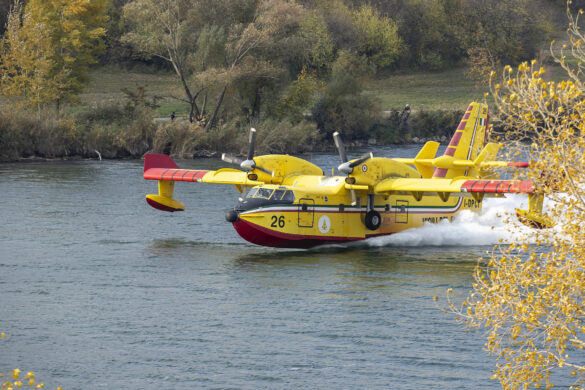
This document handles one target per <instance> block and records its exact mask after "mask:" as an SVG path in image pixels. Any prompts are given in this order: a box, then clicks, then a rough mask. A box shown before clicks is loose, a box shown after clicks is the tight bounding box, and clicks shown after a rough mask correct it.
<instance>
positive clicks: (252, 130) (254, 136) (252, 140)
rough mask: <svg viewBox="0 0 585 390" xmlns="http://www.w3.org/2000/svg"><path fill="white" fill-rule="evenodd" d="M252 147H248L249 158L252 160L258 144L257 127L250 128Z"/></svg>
mask: <svg viewBox="0 0 585 390" xmlns="http://www.w3.org/2000/svg"><path fill="white" fill-rule="evenodd" d="M249 142H250V147H249V149H248V160H252V159H253V158H254V145H255V144H256V129H255V128H253V127H252V128H251V129H250V141H249Z"/></svg>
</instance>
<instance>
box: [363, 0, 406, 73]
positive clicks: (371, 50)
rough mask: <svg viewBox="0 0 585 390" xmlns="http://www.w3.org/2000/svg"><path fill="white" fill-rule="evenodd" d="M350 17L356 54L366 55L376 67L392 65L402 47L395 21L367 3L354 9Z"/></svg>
mask: <svg viewBox="0 0 585 390" xmlns="http://www.w3.org/2000/svg"><path fill="white" fill-rule="evenodd" d="M352 19H353V26H354V29H355V32H356V36H355V45H356V52H357V53H358V55H364V56H366V57H367V58H368V59H369V60H370V61H371V62H372V64H374V65H375V66H376V67H378V68H384V67H388V66H390V65H393V64H394V63H395V62H396V61H397V60H398V57H399V54H400V50H401V47H402V39H400V37H399V36H398V27H397V25H396V23H394V21H393V20H392V19H390V18H388V17H384V16H381V15H380V13H379V12H378V11H377V10H376V9H374V8H372V7H370V6H368V5H363V6H361V7H360V8H359V9H357V10H355V11H354V12H353V13H352Z"/></svg>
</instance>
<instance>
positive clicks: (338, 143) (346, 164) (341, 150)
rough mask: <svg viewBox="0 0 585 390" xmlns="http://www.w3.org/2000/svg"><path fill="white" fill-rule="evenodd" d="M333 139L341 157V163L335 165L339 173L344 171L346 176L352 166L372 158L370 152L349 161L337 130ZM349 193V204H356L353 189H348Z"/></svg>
mask: <svg viewBox="0 0 585 390" xmlns="http://www.w3.org/2000/svg"><path fill="white" fill-rule="evenodd" d="M333 141H334V142H335V147H336V148H337V151H338V152H339V157H340V158H341V164H340V165H339V166H338V167H337V170H338V171H339V172H341V173H345V174H346V175H347V176H348V177H349V175H351V174H352V173H353V168H355V167H356V166H358V165H360V164H362V163H363V162H365V161H366V160H368V159H370V158H373V157H374V155H373V154H372V153H371V152H370V153H366V154H364V155H363V156H362V157H360V158H358V159H357V160H355V161H352V162H349V161H347V154H346V153H345V146H344V145H343V141H342V140H341V135H340V134H339V132H337V131H336V132H335V133H333ZM349 191H350V193H351V205H352V206H355V205H356V204H357V199H356V196H355V191H354V190H353V189H351V190H349Z"/></svg>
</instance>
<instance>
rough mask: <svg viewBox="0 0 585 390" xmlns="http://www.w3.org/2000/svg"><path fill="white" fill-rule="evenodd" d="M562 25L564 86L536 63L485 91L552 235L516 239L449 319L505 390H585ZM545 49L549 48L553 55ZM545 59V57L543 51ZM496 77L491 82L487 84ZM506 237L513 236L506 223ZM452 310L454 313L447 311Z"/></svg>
mask: <svg viewBox="0 0 585 390" xmlns="http://www.w3.org/2000/svg"><path fill="white" fill-rule="evenodd" d="M581 14H582V11H579V13H578V15H577V16H576V17H575V16H573V15H572V14H571V13H570V12H568V15H569V28H568V33H569V44H567V45H565V46H563V48H562V50H561V51H560V54H558V55H555V54H554V53H553V56H555V59H556V61H557V62H558V63H559V64H560V65H561V67H562V68H563V69H564V70H565V72H566V80H564V81H560V82H555V81H547V80H546V79H545V75H546V72H545V69H544V68H543V67H541V66H540V64H538V63H537V62H536V61H532V62H531V63H522V64H521V65H520V66H518V67H517V68H516V69H513V68H512V67H509V66H508V67H506V68H505V69H504V72H503V77H502V79H501V81H500V82H492V93H493V96H494V100H495V103H496V106H497V110H498V115H499V117H500V119H501V121H502V124H503V126H504V127H505V133H504V134H502V140H503V141H504V142H505V144H507V146H508V147H509V148H510V149H512V150H513V151H514V153H515V154H517V155H518V154H521V155H523V156H525V157H526V156H527V157H528V158H529V159H530V161H531V168H530V169H529V170H528V171H527V172H525V173H524V174H525V175H526V176H527V177H528V178H529V179H530V180H532V181H533V183H535V185H536V188H537V190H538V191H539V192H542V193H544V194H545V196H546V199H547V200H548V210H547V214H548V215H549V217H550V218H552V219H553V220H554V221H555V222H556V226H555V227H553V228H551V229H544V230H540V231H532V232H530V233H529V234H526V235H520V236H516V238H515V239H513V240H512V242H510V243H504V244H503V245H500V246H498V247H497V248H495V250H494V252H493V253H492V255H491V257H490V258H489V259H487V261H485V262H481V263H480V264H479V265H478V267H477V268H476V273H475V283H474V285H473V291H472V293H471V294H470V296H469V297H468V299H467V300H466V301H465V302H463V307H462V308H461V309H460V310H458V312H459V316H460V317H459V318H460V319H461V320H463V321H465V322H466V323H467V324H468V325H470V326H471V327H477V328H485V329H486V330H487V342H486V347H487V350H488V351H489V352H490V354H491V355H492V356H494V357H495V358H496V360H497V367H496V370H495V372H494V378H495V379H497V380H499V381H500V383H501V384H502V386H503V387H504V388H506V389H516V388H528V387H531V386H534V387H540V386H544V387H547V388H549V387H552V386H553V385H554V384H557V385H558V384H559V383H561V384H564V385H567V384H569V385H572V387H573V388H576V389H582V388H584V385H585V245H584V244H585V155H584V153H583V151H584V150H585V137H584V136H583V135H584V132H585V121H584V120H585V77H584V76H585V75H584V74H583V69H584V67H583V64H584V63H585V50H584V47H583V45H584V42H585V37H584V36H583V34H582V32H581V30H580V29H579V26H578V25H579V15H581ZM553 47H554V45H553ZM551 51H552V50H551ZM492 76H495V72H494V73H493V74H492ZM510 228H511V230H516V229H517V227H515V226H514V222H513V221H512V220H511V221H510ZM452 308H454V306H452Z"/></svg>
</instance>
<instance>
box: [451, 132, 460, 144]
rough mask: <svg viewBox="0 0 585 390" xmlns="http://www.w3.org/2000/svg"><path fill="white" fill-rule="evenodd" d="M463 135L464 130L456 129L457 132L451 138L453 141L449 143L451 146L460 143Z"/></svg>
mask: <svg viewBox="0 0 585 390" xmlns="http://www.w3.org/2000/svg"><path fill="white" fill-rule="evenodd" d="M461 136H463V132H462V131H456V132H455V134H453V138H451V142H450V143H449V146H457V145H459V140H461Z"/></svg>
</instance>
